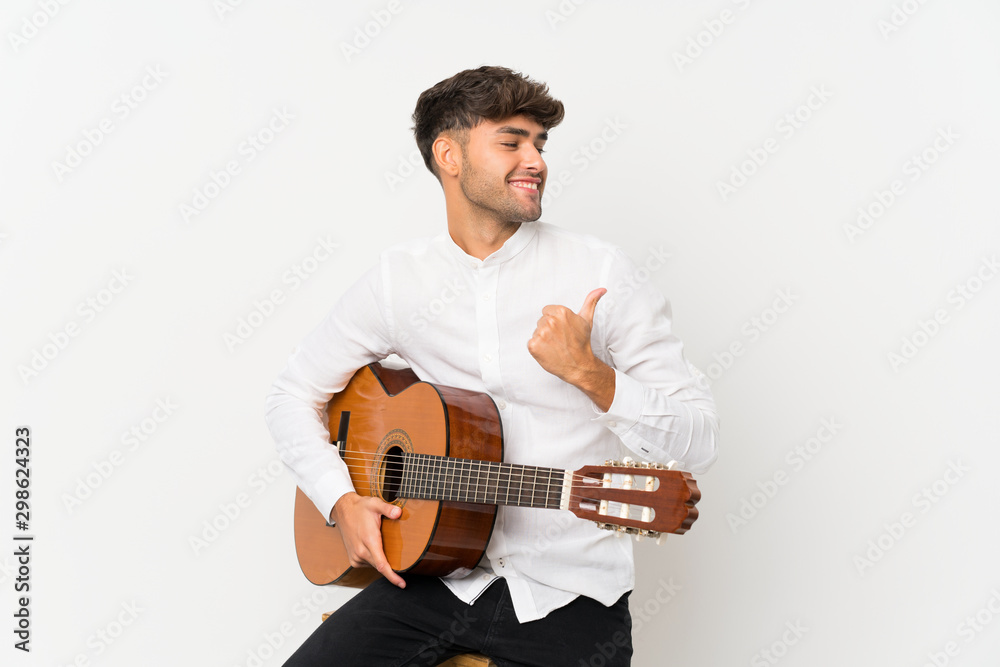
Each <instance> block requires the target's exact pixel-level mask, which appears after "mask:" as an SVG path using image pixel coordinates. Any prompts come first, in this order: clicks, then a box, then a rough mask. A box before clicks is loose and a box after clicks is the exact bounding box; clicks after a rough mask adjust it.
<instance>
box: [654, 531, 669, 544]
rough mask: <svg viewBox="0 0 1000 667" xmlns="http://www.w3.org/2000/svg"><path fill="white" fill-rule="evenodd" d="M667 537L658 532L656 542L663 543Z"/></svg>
mask: <svg viewBox="0 0 1000 667" xmlns="http://www.w3.org/2000/svg"><path fill="white" fill-rule="evenodd" d="M665 539H667V536H666V535H662V534H660V533H656V543H657V544H663V540H665Z"/></svg>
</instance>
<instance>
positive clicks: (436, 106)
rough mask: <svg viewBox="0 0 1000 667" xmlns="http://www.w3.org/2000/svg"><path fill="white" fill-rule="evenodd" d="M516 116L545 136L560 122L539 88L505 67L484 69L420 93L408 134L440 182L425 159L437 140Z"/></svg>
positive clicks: (557, 105)
mask: <svg viewBox="0 0 1000 667" xmlns="http://www.w3.org/2000/svg"><path fill="white" fill-rule="evenodd" d="M520 114H523V115H525V116H528V117H529V118H531V119H532V120H534V121H535V122H536V123H538V124H539V125H541V126H542V127H543V128H545V130H546V131H548V130H550V129H552V128H553V127H555V126H556V125H558V124H559V123H561V122H562V119H563V103H562V102H560V101H559V100H557V99H554V98H553V97H552V96H551V95H549V87H548V86H547V85H545V84H544V83H539V82H538V81H533V80H531V79H529V78H528V77H526V76H524V75H523V74H521V73H520V72H515V71H513V70H511V69H508V68H506V67H493V66H488V65H484V66H483V67H480V68H478V69H467V70H464V71H462V72H459V73H458V74H456V75H455V76H453V77H451V78H450V79H445V80H444V81H441V82H440V83H438V84H436V85H434V86H433V87H431V88H428V89H427V90H425V91H424V92H422V93H421V94H420V97H419V98H417V108H416V109H414V111H413V134H414V135H415V137H416V139H417V148H419V149H420V154H421V155H422V156H423V158H424V164H425V165H427V168H428V169H430V172H431V173H432V174H434V175H435V176H436V177H437V178H438V180H440V176H438V173H437V169H436V168H435V165H434V155H433V154H432V153H431V146H432V145H433V144H434V140H435V139H437V138H438V135H440V134H441V133H442V132H446V131H448V130H458V131H462V130H470V129H472V128H473V127H475V126H476V125H479V123H481V122H482V121H484V120H487V121H498V120H502V119H504V118H510V117H511V116H517V115H520Z"/></svg>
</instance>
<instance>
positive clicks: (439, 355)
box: [267, 223, 718, 623]
mask: <svg viewBox="0 0 1000 667" xmlns="http://www.w3.org/2000/svg"><path fill="white" fill-rule="evenodd" d="M648 277H649V276H648V272H646V271H645V270H643V271H639V270H637V268H636V266H635V265H634V264H633V263H632V262H631V261H630V260H629V259H628V258H627V257H626V256H625V254H624V253H623V252H622V251H621V250H619V249H617V248H615V247H614V246H611V245H609V244H607V243H604V242H602V241H600V240H598V239H595V238H593V237H590V236H584V235H581V234H576V233H573V232H569V231H566V230H563V229H560V228H557V227H553V226H552V225H548V224H545V223H525V224H522V225H521V226H520V228H519V229H518V230H517V232H515V233H514V235H513V236H511V238H510V239H508V240H507V242H506V243H505V244H504V245H503V247H502V248H500V249H499V250H497V251H496V252H495V253H493V254H492V255H490V256H489V257H487V258H486V259H484V260H479V259H477V258H475V257H472V256H470V255H467V254H466V253H465V252H464V251H463V250H462V249H461V248H459V247H458V246H457V245H456V244H455V242H454V241H453V240H452V238H451V236H450V235H449V234H448V233H447V232H445V233H443V234H441V235H439V236H437V237H434V238H432V239H422V240H416V241H410V242H406V243H403V244H400V245H397V246H395V247H393V248H390V249H388V250H386V251H385V252H383V253H382V255H381V257H380V261H379V263H378V265H377V266H375V267H374V268H373V269H372V270H370V271H369V272H368V273H367V274H365V275H364V276H363V277H362V278H361V279H360V280H359V281H358V282H357V283H356V284H355V285H354V286H352V287H351V288H350V289H349V290H348V291H347V292H346V293H344V295H343V296H342V297H341V298H340V300H339V301H338V302H337V303H336V304H335V305H334V307H333V309H332V310H331V311H330V313H329V314H328V315H327V317H326V318H325V319H324V320H323V322H322V323H321V324H320V325H319V326H318V327H317V328H316V329H315V330H314V331H313V332H312V333H310V334H309V335H308V336H307V337H306V338H305V340H303V342H302V343H301V344H300V345H299V347H298V348H297V349H296V350H295V351H294V352H293V354H292V355H291V357H290V359H289V361H288V365H287V366H286V368H285V369H284V370H283V371H282V372H281V374H280V375H279V376H278V378H277V380H276V381H275V383H274V386H273V388H272V390H271V392H270V394H269V395H268V397H267V422H268V426H269V427H270V429H271V433H272V435H273V436H274V439H275V441H276V443H277V448H278V452H279V455H280V456H281V459H282V460H283V461H284V462H285V463H286V464H287V465H288V467H289V468H290V469H291V471H292V474H293V476H294V478H295V480H296V483H297V484H298V486H299V487H300V488H301V489H302V490H303V491H304V492H305V493H306V495H307V496H308V497H309V498H310V499H311V500H312V501H313V502H314V503H315V504H316V507H317V508H318V509H319V511H320V512H322V513H323V515H324V516H325V517H329V516H330V511H331V509H332V508H333V506H334V504H335V503H336V502H337V500H338V499H339V498H340V496H341V495H343V494H344V493H347V492H349V491H353V490H354V487H353V485H352V484H351V480H350V477H349V476H348V473H347V468H346V466H345V465H344V463H343V462H342V461H341V460H340V457H339V456H338V455H337V453H336V449H335V448H334V447H333V446H332V445H330V444H329V441H330V437H329V434H328V432H327V428H326V426H325V425H324V420H323V411H324V408H325V406H326V403H327V402H328V401H329V399H330V396H331V395H332V394H334V393H335V392H338V391H340V390H341V389H343V388H344V386H345V385H346V384H347V382H348V380H349V379H350V378H351V376H352V375H353V374H354V373H355V372H356V371H357V370H358V369H359V368H361V367H362V366H364V365H366V364H368V363H371V362H372V361H378V360H381V359H383V358H385V357H387V356H388V355H390V354H392V353H395V354H397V355H399V357H401V358H402V359H403V360H404V361H405V362H406V363H407V364H408V365H409V366H410V367H411V368H412V369H413V370H414V372H416V374H417V376H418V377H419V378H420V379H421V380H425V381H427V382H431V383H435V384H440V385H445V386H452V387H460V388H463V389H471V390H475V391H480V392H485V393H487V394H489V395H490V396H491V397H492V398H493V400H494V402H495V403H496V405H497V407H498V408H499V411H500V415H501V421H502V423H503V433H504V445H505V447H504V449H505V456H504V459H505V461H507V462H510V463H520V464H527V465H537V466H550V467H556V468H564V469H569V470H575V469H577V468H579V467H581V466H584V465H588V464H602V463H603V462H604V461H605V459H609V458H610V459H616V458H622V456H625V455H632V456H635V457H639V458H641V459H644V460H650V461H658V462H662V463H666V462H669V461H676V462H677V464H678V466H677V467H679V468H681V469H684V470H689V471H691V472H695V473H699V472H704V471H705V470H706V469H707V468H708V467H709V466H710V465H711V464H712V463H713V462H714V461H715V458H716V440H717V438H718V420H717V418H716V414H715V404H714V401H713V399H712V395H711V392H710V391H709V389H708V386H707V382H706V381H705V378H704V375H702V374H701V373H700V372H699V371H698V370H697V369H696V368H695V367H694V366H692V365H691V364H690V363H689V362H687V360H686V359H685V358H684V354H683V349H682V345H681V342H680V340H678V339H677V338H676V337H675V336H674V335H673V334H672V333H671V325H670V305H669V303H668V302H667V301H666V300H665V299H664V298H663V297H662V295H660V294H659V293H657V292H656V290H654V289H652V288H651V286H650V285H649V282H648ZM598 287H605V288H607V289H608V293H607V294H606V295H605V296H604V297H603V298H602V299H601V300H600V301H599V302H598V304H597V310H596V313H595V316H594V327H593V332H592V336H591V346H592V348H593V350H594V353H595V354H596V355H597V357H598V358H600V359H601V360H603V361H604V362H606V363H607V364H609V365H610V366H612V367H613V368H614V369H615V395H614V402H613V403H612V405H611V407H610V409H609V410H608V411H607V412H606V413H604V412H602V411H600V410H599V409H598V408H597V407H596V406H595V405H594V404H593V402H592V401H591V400H590V399H589V398H587V396H586V395H585V394H584V393H583V392H582V391H580V390H579V389H577V388H576V387H574V386H572V385H570V384H567V383H566V382H563V381H562V380H560V379H559V378H557V377H555V376H554V375H551V374H550V373H548V372H547V371H545V370H544V369H543V368H542V367H541V366H539V364H538V362H537V361H535V359H534V358H533V357H532V356H531V355H530V354H529V352H528V347H527V343H528V340H529V339H530V338H531V336H532V333H533V332H534V330H535V326H536V324H537V322H538V319H539V318H540V317H541V314H542V308H544V307H545V306H547V305H550V304H560V305H564V306H566V307H568V308H570V309H571V310H573V311H574V312H577V311H579V309H580V307H581V306H582V304H583V300H584V297H586V295H587V294H588V293H589V292H590V291H591V290H593V289H596V288H598ZM496 576H501V577H504V578H506V580H507V584H508V587H509V590H510V594H511V598H512V600H513V604H514V610H515V612H516V613H517V617H518V619H519V621H521V622H522V623H523V622H527V621H531V620H535V619H539V618H542V617H544V616H546V615H547V614H548V613H549V612H550V611H552V610H553V609H557V608H559V607H561V606H563V605H565V604H567V603H569V602H570V601H572V600H573V599H574V598H575V597H576V596H577V595H586V596H588V597H591V598H593V599H596V600H598V601H600V602H602V603H603V604H605V605H611V604H613V603H614V602H615V601H617V600H618V598H619V597H621V596H622V594H624V593H625V592H627V591H629V590H631V589H632V588H633V587H634V584H635V570H634V565H633V560H632V543H631V540H630V539H627V538H624V537H623V538H621V539H616V537H615V536H614V535H613V534H612V533H610V532H608V531H605V530H600V529H598V528H597V527H596V526H595V525H594V524H593V522H590V521H584V520H581V519H578V518H577V517H576V516H574V515H573V514H572V513H570V512H569V511H566V510H549V509H536V508H522V507H500V508H499V511H498V516H497V521H496V524H495V528H494V531H493V536H492V538H491V540H490V543H489V546H488V547H487V549H486V556H485V557H484V558H483V560H482V562H481V564H480V567H478V568H476V569H475V570H473V571H472V572H471V573H468V574H465V575H464V576H459V577H458V578H449V579H445V580H444V582H445V584H446V585H447V586H448V587H449V588H450V589H451V590H452V591H453V592H454V593H455V594H456V595H457V596H458V597H459V598H461V599H462V600H464V601H465V602H472V601H473V600H474V599H475V598H476V597H477V596H478V595H479V594H480V593H481V592H482V591H483V590H484V589H485V588H486V586H487V585H488V584H489V583H490V582H491V581H492V580H493V579H494V578H495V577H496Z"/></svg>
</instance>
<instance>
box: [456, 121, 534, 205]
mask: <svg viewBox="0 0 1000 667" xmlns="http://www.w3.org/2000/svg"><path fill="white" fill-rule="evenodd" d="M547 138H548V134H547V133H546V132H545V130H544V128H542V126H541V125H539V124H538V123H536V122H535V121H533V120H531V119H530V118H527V117H526V116H513V117H512V118H507V119H505V120H501V121H497V122H494V121H483V122H482V123H480V124H479V125H477V126H476V127H474V128H472V129H471V130H469V133H468V141H466V142H465V145H464V146H463V147H462V171H461V174H460V175H459V186H460V187H461V188H462V193H463V194H464V195H465V197H466V199H468V200H469V202H470V203H472V204H473V205H474V206H475V207H476V208H478V209H480V211H481V212H482V213H485V214H487V215H489V216H491V217H494V218H496V219H497V220H498V221H499V222H502V223H510V222H518V223H520V222H533V221H535V220H538V218H539V217H541V215H542V190H543V188H544V187H545V177H546V175H547V173H548V172H547V170H546V167H545V161H544V160H543V159H542V147H543V146H544V145H545V140H546V139H547Z"/></svg>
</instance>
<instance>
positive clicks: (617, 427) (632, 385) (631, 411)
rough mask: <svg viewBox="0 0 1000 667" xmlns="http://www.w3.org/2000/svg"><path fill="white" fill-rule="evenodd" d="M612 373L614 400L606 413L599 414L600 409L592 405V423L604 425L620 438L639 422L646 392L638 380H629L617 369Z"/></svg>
mask: <svg viewBox="0 0 1000 667" xmlns="http://www.w3.org/2000/svg"><path fill="white" fill-rule="evenodd" d="M614 371H615V397H614V400H612V401H611V407H609V408H608V411H607V412H601V410H600V408H598V407H597V406H596V405H594V412H596V413H597V416H596V417H594V420H593V421H596V422H600V423H602V424H604V425H605V426H607V427H608V428H609V429H610V430H611V432H612V433H614V434H615V435H617V436H619V437H621V436H622V435H624V434H625V433H626V432H628V430H629V429H630V428H632V427H633V426H635V423H636V422H637V421H639V417H640V416H641V415H642V406H643V403H644V400H645V399H644V395H645V393H646V390H645V388H644V387H643V386H642V383H641V382H639V381H638V380H635V379H633V378H630V377H629V376H627V375H625V374H624V373H622V372H621V371H620V370H618V369H617V368H616V369H614Z"/></svg>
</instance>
